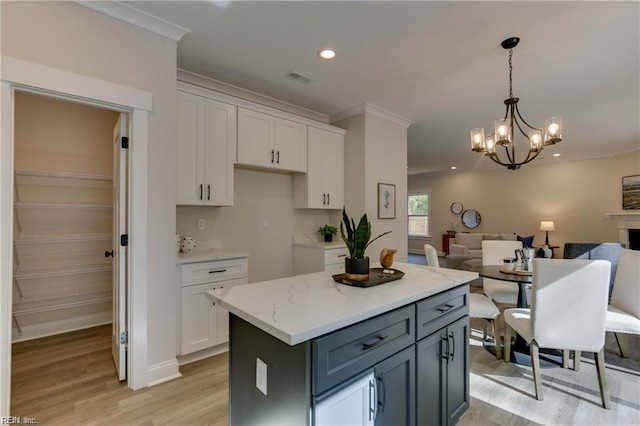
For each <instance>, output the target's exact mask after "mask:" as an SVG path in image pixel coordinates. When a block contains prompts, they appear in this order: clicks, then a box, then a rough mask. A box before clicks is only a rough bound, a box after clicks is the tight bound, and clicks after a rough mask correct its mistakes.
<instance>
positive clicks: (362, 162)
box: [332, 112, 407, 262]
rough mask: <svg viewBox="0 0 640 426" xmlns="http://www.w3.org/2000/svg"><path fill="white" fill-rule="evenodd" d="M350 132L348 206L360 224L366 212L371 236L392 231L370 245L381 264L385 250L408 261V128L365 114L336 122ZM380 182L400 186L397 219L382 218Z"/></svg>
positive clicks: (372, 255)
mask: <svg viewBox="0 0 640 426" xmlns="http://www.w3.org/2000/svg"><path fill="white" fill-rule="evenodd" d="M332 124H333V125H336V126H338V127H341V128H343V129H347V134H346V138H345V162H344V168H345V173H344V175H345V205H346V208H347V213H348V214H349V216H351V217H353V219H354V220H355V221H356V222H357V221H358V220H359V219H360V216H362V214H363V213H365V212H366V213H367V217H368V219H369V221H370V222H371V229H372V231H371V235H372V237H376V236H378V235H379V234H381V233H383V232H386V231H391V234H389V235H385V236H384V237H382V238H380V239H379V240H377V241H375V242H374V243H372V244H371V246H369V248H368V249H367V253H366V254H367V255H368V256H369V257H370V258H371V260H372V261H373V262H377V261H378V255H379V253H380V251H381V250H382V248H384V247H388V248H395V249H398V253H397V254H396V255H395V260H397V261H406V259H407V127H406V126H403V125H400V124H397V123H395V122H392V121H390V120H387V119H385V118H382V117H380V116H378V115H375V114H372V113H369V112H365V113H362V114H359V115H356V116H353V117H350V118H347V119H344V120H340V121H337V122H334V123H332ZM378 183H388V184H394V185H396V218H395V219H378Z"/></svg>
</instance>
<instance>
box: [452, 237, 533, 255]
mask: <svg viewBox="0 0 640 426" xmlns="http://www.w3.org/2000/svg"><path fill="white" fill-rule="evenodd" d="M529 238H531V242H530V243H529V244H527V243H526V242H525V241H523V243H522V245H523V246H524V247H528V246H531V243H532V242H533V237H529ZM520 239H521V238H520ZM482 240H507V241H518V240H519V238H518V235H516V234H489V233H483V232H462V233H458V234H456V237H455V238H452V239H450V240H449V255H450V256H458V255H461V256H468V257H469V258H472V259H482ZM521 240H522V239H521ZM514 256H515V254H514Z"/></svg>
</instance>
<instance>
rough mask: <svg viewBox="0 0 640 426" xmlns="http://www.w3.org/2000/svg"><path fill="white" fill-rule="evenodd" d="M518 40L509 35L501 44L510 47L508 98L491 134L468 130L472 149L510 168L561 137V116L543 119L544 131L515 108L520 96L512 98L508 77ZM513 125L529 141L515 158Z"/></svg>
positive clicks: (536, 153)
mask: <svg viewBox="0 0 640 426" xmlns="http://www.w3.org/2000/svg"><path fill="white" fill-rule="evenodd" d="M519 41H520V39H519V38H518V37H511V38H508V39H506V40H505V41H503V42H502V43H501V45H502V47H503V48H504V49H508V50H509V99H506V100H505V101H504V104H505V105H506V107H507V108H506V112H505V115H504V118H503V119H501V120H496V122H495V131H494V133H491V134H490V135H488V136H487V137H486V138H485V136H484V129H483V128H476V129H473V130H471V150H472V151H474V152H484V155H486V156H488V157H489V158H490V159H491V160H493V161H494V162H496V163H498V164H500V165H502V166H505V167H506V168H507V169H509V170H517V169H519V168H520V166H522V165H523V164H527V163H528V162H530V161H532V160H534V159H535V158H536V157H537V156H538V155H539V154H540V152H542V149H543V147H544V146H546V145H554V144H556V143H558V142H560V141H561V140H562V117H551V118H548V119H546V120H545V125H544V134H543V129H540V128H537V127H533V126H531V125H530V124H529V123H527V122H526V121H525V120H524V118H522V115H520V111H519V110H518V101H519V100H520V99H519V98H514V97H513V79H512V77H511V73H512V71H513V65H512V63H511V58H512V56H513V48H514V47H516V46H517V45H518V42H519ZM525 126H526V127H525ZM516 128H517V129H518V130H519V131H520V133H521V134H522V135H523V136H524V137H525V139H526V141H527V143H528V147H527V148H528V151H527V155H526V157H524V156H523V155H521V156H520V159H517V158H516V139H515V135H516ZM499 147H502V149H500V148H499ZM523 148H524V146H523Z"/></svg>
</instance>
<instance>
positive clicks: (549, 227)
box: [540, 220, 556, 246]
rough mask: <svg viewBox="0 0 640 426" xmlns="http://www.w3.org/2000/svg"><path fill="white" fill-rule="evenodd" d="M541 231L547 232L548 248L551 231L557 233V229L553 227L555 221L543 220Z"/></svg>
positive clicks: (546, 243)
mask: <svg viewBox="0 0 640 426" xmlns="http://www.w3.org/2000/svg"><path fill="white" fill-rule="evenodd" d="M540 230H541V231H546V233H547V234H546V237H545V239H544V245H545V246H548V245H549V231H555V230H556V228H555V226H554V225H553V221H552V220H543V221H542V222H540Z"/></svg>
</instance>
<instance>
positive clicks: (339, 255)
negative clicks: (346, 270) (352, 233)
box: [324, 247, 349, 265]
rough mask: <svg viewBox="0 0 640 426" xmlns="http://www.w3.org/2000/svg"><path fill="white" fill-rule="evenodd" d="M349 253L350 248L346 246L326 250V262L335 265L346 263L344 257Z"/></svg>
mask: <svg viewBox="0 0 640 426" xmlns="http://www.w3.org/2000/svg"><path fill="white" fill-rule="evenodd" d="M348 255H349V250H347V248H346V247H342V248H336V249H328V250H325V251H324V264H325V265H333V264H335V263H342V264H344V259H345V257H347V256H348Z"/></svg>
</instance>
